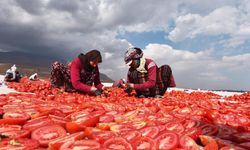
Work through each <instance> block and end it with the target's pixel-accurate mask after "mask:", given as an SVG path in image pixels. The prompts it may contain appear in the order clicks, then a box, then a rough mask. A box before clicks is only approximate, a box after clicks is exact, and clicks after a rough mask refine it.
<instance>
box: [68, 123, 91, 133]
mask: <svg viewBox="0 0 250 150" xmlns="http://www.w3.org/2000/svg"><path fill="white" fill-rule="evenodd" d="M85 128H86V127H85V126H82V125H80V124H78V123H75V122H67V123H66V130H67V131H68V132H69V133H76V132H79V131H83V130H84V129H85Z"/></svg>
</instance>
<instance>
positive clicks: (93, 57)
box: [51, 50, 104, 96]
mask: <svg viewBox="0 0 250 150" xmlns="http://www.w3.org/2000/svg"><path fill="white" fill-rule="evenodd" d="M101 62H102V56H101V53H100V52H99V51H98V50H91V51H89V52H87V53H86V54H80V55H79V56H78V57H77V58H75V59H74V60H73V61H72V62H71V63H70V64H69V65H68V66H65V65H63V64H62V63H59V62H54V63H53V64H52V71H51V84H52V86H53V87H63V88H64V90H65V91H67V92H74V91H80V92H83V93H88V94H92V95H96V96H98V95H100V94H101V91H102V90H103V89H104V86H103V84H102V83H101V81H100V75H99V69H98V64H99V63H101ZM93 84H94V85H93Z"/></svg>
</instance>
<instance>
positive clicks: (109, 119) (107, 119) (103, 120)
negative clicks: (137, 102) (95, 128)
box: [99, 114, 115, 122]
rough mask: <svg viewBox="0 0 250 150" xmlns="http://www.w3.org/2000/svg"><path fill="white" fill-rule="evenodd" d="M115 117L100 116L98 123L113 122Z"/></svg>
mask: <svg viewBox="0 0 250 150" xmlns="http://www.w3.org/2000/svg"><path fill="white" fill-rule="evenodd" d="M114 120H115V117H114V116H113V115H107V114H106V115H102V116H100V120H99V121H100V122H113V121H114Z"/></svg>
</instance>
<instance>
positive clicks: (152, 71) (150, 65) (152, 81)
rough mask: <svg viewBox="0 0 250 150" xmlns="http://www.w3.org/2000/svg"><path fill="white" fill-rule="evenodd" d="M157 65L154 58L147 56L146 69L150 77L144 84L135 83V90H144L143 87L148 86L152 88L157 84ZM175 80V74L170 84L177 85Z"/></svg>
mask: <svg viewBox="0 0 250 150" xmlns="http://www.w3.org/2000/svg"><path fill="white" fill-rule="evenodd" d="M157 68H158V67H157V65H156V63H155V62H154V61H153V60H152V59H147V58H146V63H145V69H146V70H147V72H148V79H147V81H146V82H144V83H142V84H135V85H134V89H135V90H143V89H148V88H152V87H154V86H155V85H156V71H157ZM129 78H130V76H129V73H128V82H130V81H129ZM175 86H176V84H175V81H174V77H173V74H172V75H171V77H170V85H169V87H175Z"/></svg>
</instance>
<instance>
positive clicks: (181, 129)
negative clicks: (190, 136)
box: [166, 122, 185, 135]
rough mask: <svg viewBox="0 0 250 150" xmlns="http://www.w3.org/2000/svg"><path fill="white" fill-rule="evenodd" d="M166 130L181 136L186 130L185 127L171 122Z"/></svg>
mask: <svg viewBox="0 0 250 150" xmlns="http://www.w3.org/2000/svg"><path fill="white" fill-rule="evenodd" d="M166 129H167V130H169V131H172V132H175V133H177V134H179V135H181V134H182V133H183V132H184V130H185V129H184V127H183V125H182V124H181V123H178V122H169V123H168V124H166Z"/></svg>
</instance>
